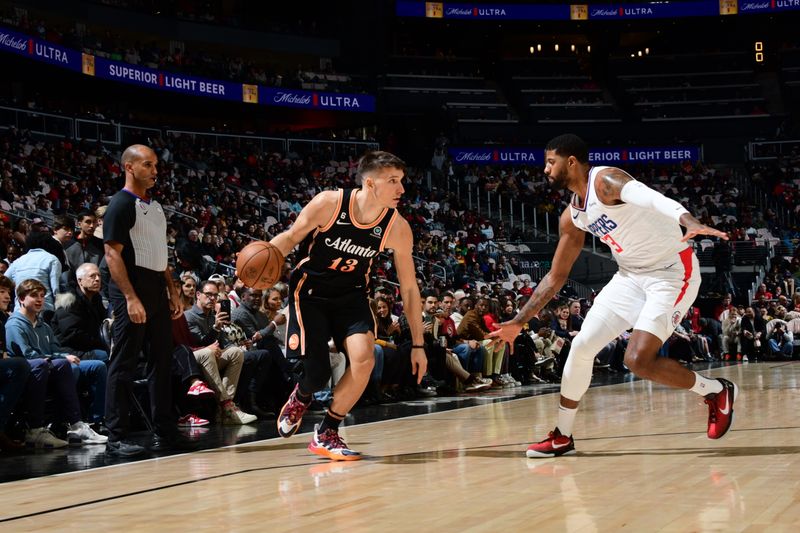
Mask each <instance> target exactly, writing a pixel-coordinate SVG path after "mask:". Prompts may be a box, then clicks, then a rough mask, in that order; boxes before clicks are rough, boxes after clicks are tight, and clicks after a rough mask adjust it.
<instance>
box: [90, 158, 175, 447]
mask: <svg viewBox="0 0 800 533" xmlns="http://www.w3.org/2000/svg"><path fill="white" fill-rule="evenodd" d="M121 163H122V167H123V169H124V171H125V187H124V188H123V189H122V190H121V191H119V192H117V193H116V194H115V195H114V196H113V197H112V198H111V201H110V202H109V204H108V210H107V211H106V214H105V217H104V219H103V220H104V222H103V241H104V244H105V257H106V261H107V262H108V268H109V271H110V272H111V282H110V283H109V291H108V293H109V300H110V304H111V308H112V309H113V311H114V325H113V337H114V347H113V350H112V352H111V363H110V365H109V369H108V385H107V389H106V426H107V427H108V429H109V431H110V434H111V435H110V437H109V439H108V444H107V445H106V453H108V454H110V455H115V456H121V457H131V456H134V455H139V454H141V453H143V452H144V448H143V447H142V446H139V445H138V444H135V443H133V442H130V441H128V440H127V437H128V432H129V430H130V399H131V394H132V393H133V391H132V387H133V378H134V373H135V372H136V366H137V363H138V360H139V353H140V352H142V351H144V353H145V355H146V356H147V385H148V389H149V393H150V405H151V411H152V419H153V423H154V425H155V433H154V435H153V440H152V443H151V449H152V450H154V451H161V450H167V449H173V448H183V447H185V444H186V441H185V440H183V439H182V438H181V437H179V435H178V430H177V427H176V421H175V419H174V416H173V415H172V394H171V389H170V361H171V357H172V329H171V328H172V325H171V320H172V318H176V317H178V316H179V315H180V314H181V312H182V307H181V302H180V297H179V295H178V291H177V289H176V288H175V286H174V285H173V283H171V276H172V273H171V271H170V268H169V266H168V265H167V220H166V217H165V216H164V210H163V209H162V207H161V205H160V204H159V203H158V202H157V201H155V200H153V199H152V198H150V196H149V195H148V193H147V191H148V189H150V188H152V187H153V186H154V185H155V183H156V174H157V171H156V165H157V163H158V158H157V157H156V154H155V152H153V150H151V149H150V148H148V147H147V146H143V145H141V144H134V145H132V146H129V147H128V148H127V149H126V150H125V151H124V152H123V153H122V161H121ZM167 291H169V296H168V295H167V294H168V293H167ZM170 315H171V316H170Z"/></svg>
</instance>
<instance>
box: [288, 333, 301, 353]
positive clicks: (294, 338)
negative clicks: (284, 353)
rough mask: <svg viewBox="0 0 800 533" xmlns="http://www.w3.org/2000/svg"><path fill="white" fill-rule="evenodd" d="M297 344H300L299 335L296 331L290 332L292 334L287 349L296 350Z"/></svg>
mask: <svg viewBox="0 0 800 533" xmlns="http://www.w3.org/2000/svg"><path fill="white" fill-rule="evenodd" d="M298 346H300V337H299V336H298V335H297V333H292V336H291V337H289V349H290V350H296V349H297V347H298Z"/></svg>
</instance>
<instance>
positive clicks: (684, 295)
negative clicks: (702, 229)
mask: <svg viewBox="0 0 800 533" xmlns="http://www.w3.org/2000/svg"><path fill="white" fill-rule="evenodd" d="M699 290H700V263H699V262H698V261H697V256H696V255H695V254H694V253H693V251H692V249H691V248H687V249H686V250H684V251H683V252H681V253H680V254H679V256H678V257H676V258H675V263H673V264H670V265H667V266H665V267H664V268H663V269H659V270H653V271H648V272H642V273H634V272H630V271H626V270H620V271H619V272H617V273H616V274H615V275H614V277H613V278H612V279H611V281H610V282H609V283H608V285H606V286H605V287H604V288H603V290H602V291H600V294H598V295H597V298H595V301H594V305H593V306H592V309H591V312H592V313H599V314H600V316H602V317H603V318H604V319H605V321H606V322H607V323H610V324H613V325H614V326H616V327H619V329H620V330H621V331H624V330H626V329H630V328H631V327H633V329H640V330H643V331H647V332H649V333H652V334H653V335H655V336H656V337H658V338H659V339H661V340H662V341H666V340H667V339H668V338H669V337H670V335H672V332H673V331H675V327H676V326H677V325H678V324H679V323H680V322H681V320H683V316H684V315H685V314H686V312H687V311H688V310H689V307H690V306H691V305H692V303H694V300H695V298H697V292H698V291H699ZM614 315H616V317H614Z"/></svg>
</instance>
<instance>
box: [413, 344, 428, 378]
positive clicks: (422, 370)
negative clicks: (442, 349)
mask: <svg viewBox="0 0 800 533" xmlns="http://www.w3.org/2000/svg"><path fill="white" fill-rule="evenodd" d="M427 372H428V358H427V357H425V350H423V349H422V348H412V349H411V373H412V374H414V375H415V376H417V385H419V384H420V383H422V376H424V375H425V374H426V373H427Z"/></svg>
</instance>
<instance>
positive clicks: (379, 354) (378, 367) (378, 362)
mask: <svg viewBox="0 0 800 533" xmlns="http://www.w3.org/2000/svg"><path fill="white" fill-rule="evenodd" d="M374 352H375V366H374V367H372V374H370V376H369V380H370V381H374V382H376V383H380V382H381V378H382V377H383V360H384V354H383V346H380V345H378V344H376V345H375V350H374Z"/></svg>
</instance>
